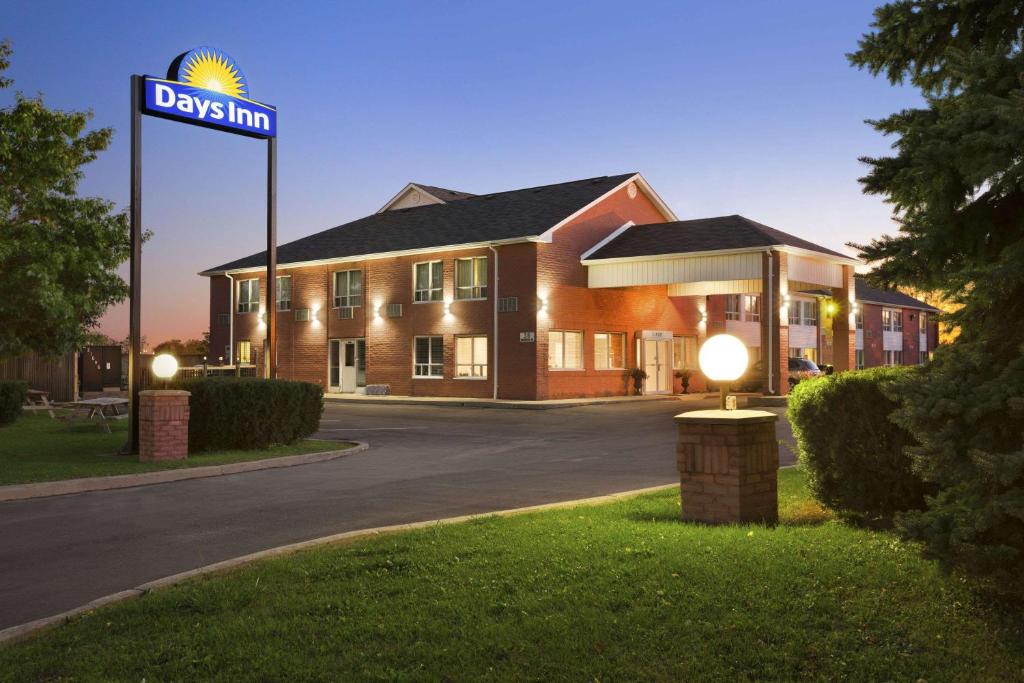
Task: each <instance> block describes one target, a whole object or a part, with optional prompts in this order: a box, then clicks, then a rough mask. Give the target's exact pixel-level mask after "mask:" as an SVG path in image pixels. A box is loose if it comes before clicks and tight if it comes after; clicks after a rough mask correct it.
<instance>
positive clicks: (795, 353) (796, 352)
mask: <svg viewBox="0 0 1024 683" xmlns="http://www.w3.org/2000/svg"><path fill="white" fill-rule="evenodd" d="M789 357H790V358H805V359H807V360H809V361H813V362H817V361H818V349H816V348H814V347H813V346H808V347H804V348H800V347H798V346H791V347H790V348H789Z"/></svg>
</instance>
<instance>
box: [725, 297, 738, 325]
mask: <svg viewBox="0 0 1024 683" xmlns="http://www.w3.org/2000/svg"><path fill="white" fill-rule="evenodd" d="M725 319H726V320H739V319H740V295H739V294H729V295H727V296H726V297H725Z"/></svg>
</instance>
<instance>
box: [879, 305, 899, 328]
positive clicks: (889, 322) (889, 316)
mask: <svg viewBox="0 0 1024 683" xmlns="http://www.w3.org/2000/svg"><path fill="white" fill-rule="evenodd" d="M882 329H883V330H885V331H886V332H902V331H903V311H898V310H896V309H895V308H883V309H882Z"/></svg>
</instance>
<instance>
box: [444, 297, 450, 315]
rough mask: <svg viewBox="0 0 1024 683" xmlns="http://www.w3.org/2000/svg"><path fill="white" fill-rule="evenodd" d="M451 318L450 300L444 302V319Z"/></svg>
mask: <svg viewBox="0 0 1024 683" xmlns="http://www.w3.org/2000/svg"><path fill="white" fill-rule="evenodd" d="M451 316H452V300H451V299H445V300H444V317H446V318H450V317H451Z"/></svg>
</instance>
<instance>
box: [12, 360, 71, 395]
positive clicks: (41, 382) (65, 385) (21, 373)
mask: <svg viewBox="0 0 1024 683" xmlns="http://www.w3.org/2000/svg"><path fill="white" fill-rule="evenodd" d="M0 379H20V380H22V381H24V382H28V383H29V385H30V387H31V388H32V389H42V390H43V391H48V392H49V393H50V400H51V401H74V400H76V399H77V398H78V354H77V353H74V352H69V353H66V354H64V355H63V356H57V357H55V358H47V357H45V356H38V355H36V354H34V353H27V354H25V355H23V356H18V357H17V358H6V359H0Z"/></svg>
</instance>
